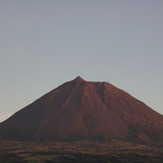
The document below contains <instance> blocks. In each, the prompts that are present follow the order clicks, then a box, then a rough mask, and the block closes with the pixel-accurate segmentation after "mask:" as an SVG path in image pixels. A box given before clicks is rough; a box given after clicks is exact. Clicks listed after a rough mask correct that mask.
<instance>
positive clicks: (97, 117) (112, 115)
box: [0, 77, 163, 142]
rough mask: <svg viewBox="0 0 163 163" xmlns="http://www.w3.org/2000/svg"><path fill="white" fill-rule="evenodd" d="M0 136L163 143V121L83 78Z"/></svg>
mask: <svg viewBox="0 0 163 163" xmlns="http://www.w3.org/2000/svg"><path fill="white" fill-rule="evenodd" d="M0 136H3V137H9V138H16V139H22V140H39V139H43V140H44V139H52V140H76V139H85V138H89V139H112V138H117V139H131V140H143V141H155V142H163V140H162V137H163V116H162V115H160V114H159V113H157V112H155V111H154V110H152V109H151V108H149V107H148V106H146V105H145V104H144V103H142V102H141V101H138V100H137V99H135V98H134V97H132V96H131V95H129V94H128V93H126V92H124V91H122V90H120V89H118V88H116V87H114V86H113V85H111V84H109V83H107V82H87V81H85V80H83V79H82V78H80V77H77V78H76V79H74V80H72V81H70V82H66V83H65V84H63V85H61V86H59V87H58V88H56V89H54V90H52V91H51V92H49V93H47V94H46V95H44V96H42V97H41V98H40V99H38V100H36V101H35V102H33V103H32V104H30V105H28V106H27V107H25V108H23V109H22V110H20V111H19V112H17V113H15V114H14V115H13V116H11V117H10V118H9V119H8V120H6V121H4V122H2V123H1V124H0Z"/></svg>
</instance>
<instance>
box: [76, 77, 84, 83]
mask: <svg viewBox="0 0 163 163" xmlns="http://www.w3.org/2000/svg"><path fill="white" fill-rule="evenodd" d="M74 81H77V82H82V81H85V80H84V79H82V78H81V77H80V76H77V77H76V78H75V79H74Z"/></svg>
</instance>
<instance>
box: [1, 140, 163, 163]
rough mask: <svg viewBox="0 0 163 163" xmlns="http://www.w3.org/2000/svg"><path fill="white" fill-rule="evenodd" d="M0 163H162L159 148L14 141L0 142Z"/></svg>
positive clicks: (131, 145) (109, 144)
mask: <svg viewBox="0 0 163 163" xmlns="http://www.w3.org/2000/svg"><path fill="white" fill-rule="evenodd" d="M0 162H2V163H6V162H12V163H13V162H24V163H26V162H30V163H34V162H39V163H41V162H46V163H50V162H72V163H73V162H75V163H77V162H89V163H92V162H97V163H132V162H134V163H161V162H163V148H162V146H158V145H147V144H133V143H129V142H122V141H116V142H115V141H111V142H107V143H106V142H105V143H104V142H90V141H75V142H53V143H52V142H17V141H9V140H0Z"/></svg>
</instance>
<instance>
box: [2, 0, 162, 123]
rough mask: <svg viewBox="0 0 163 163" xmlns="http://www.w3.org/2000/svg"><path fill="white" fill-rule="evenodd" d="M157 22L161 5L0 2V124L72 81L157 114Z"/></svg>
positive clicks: (138, 1) (149, 0) (114, 0)
mask: <svg viewBox="0 0 163 163" xmlns="http://www.w3.org/2000/svg"><path fill="white" fill-rule="evenodd" d="M162 17H163V1H162V0H0V121H3V120H5V119H6V118H8V117H9V116H11V115H13V114H14V113H15V112H17V111H18V110H20V109H22V108H23V107H25V106H27V105H28V104H30V103H32V102H33V101H35V100H36V99H38V98H39V97H41V96H42V95H44V94H45V93H47V92H49V91H51V90H52V89H54V88H56V87H58V86H59V85H61V84H63V83H64V82H66V81H70V80H73V79H74V78H76V77H77V76H81V77H82V78H84V79H85V80H87V81H107V82H109V83H111V84H113V85H115V86H117V87H118V88H121V89H123V90H125V91H126V92H128V93H129V94H131V95H132V96H134V97H135V98H137V99H139V100H141V101H143V102H144V103H145V104H147V105H148V106H150V107H151V108H152V109H154V110H155V111H157V112H159V113H161V114H163V100H162V98H163V19H162Z"/></svg>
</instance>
